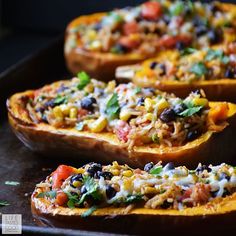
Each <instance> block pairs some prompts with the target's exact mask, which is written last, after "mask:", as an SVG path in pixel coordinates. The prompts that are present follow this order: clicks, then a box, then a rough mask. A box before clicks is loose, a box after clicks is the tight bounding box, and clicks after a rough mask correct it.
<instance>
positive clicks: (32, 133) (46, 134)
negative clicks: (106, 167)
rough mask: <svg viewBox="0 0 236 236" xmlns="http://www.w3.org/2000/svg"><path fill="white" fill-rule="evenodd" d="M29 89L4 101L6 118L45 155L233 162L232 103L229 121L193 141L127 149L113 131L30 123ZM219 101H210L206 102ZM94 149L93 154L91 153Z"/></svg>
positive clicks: (235, 124)
mask: <svg viewBox="0 0 236 236" xmlns="http://www.w3.org/2000/svg"><path fill="white" fill-rule="evenodd" d="M32 94H33V91H26V92H23V93H17V94H15V95H13V96H12V97H11V98H10V99H9V100H8V101H7V107H8V115H9V122H10V124H11V126H12V129H13V131H14V132H15V134H16V135H17V137H18V138H19V139H20V140H21V141H22V142H23V143H24V144H25V145H26V146H27V147H28V148H30V149H31V150H33V151H36V152H40V153H44V154H46V155H47V156H50V157H51V156H55V157H59V156H62V157H66V158H73V159H74V158H76V159H77V160H86V161H91V160H93V161H97V162H103V163H109V162H111V161H114V160H116V161H118V162H120V163H126V164H129V165H131V166H133V167H143V166H144V165H145V164H146V163H148V162H151V161H152V162H154V163H157V162H158V161H160V160H162V161H163V162H164V163H167V162H170V161H171V162H174V163H176V164H178V165H186V166H188V167H195V166H196V165H197V164H198V163H199V162H202V163H211V164H218V163H221V162H227V163H234V164H235V163H236V159H235V157H236V149H235V134H236V105H235V104H232V103H227V104H228V106H229V111H228V114H227V116H228V119H227V122H228V123H229V125H228V126H227V127H225V128H224V130H223V131H221V132H219V133H215V132H213V131H207V132H206V133H204V134H203V135H201V136H200V137H199V138H197V139H195V140H194V141H191V142H188V143H187V144H185V145H184V146H179V147H163V148H160V147H158V146H157V147H153V146H152V147H151V146H149V145H145V146H136V147H134V149H133V150H127V147H124V146H122V145H121V143H120V142H119V140H118V138H117V136H116V135H115V134H113V133H109V132H102V133H91V132H88V131H78V130H75V129H73V128H70V129H65V128H64V129H63V128H55V127H53V126H50V125H49V124H45V123H38V124H36V123H34V122H33V121H32V120H31V119H30V117H29V115H28V113H27V111H26V109H25V103H26V99H25V98H26V97H30V96H32ZM219 104H222V103H218V102H210V106H213V107H214V106H216V105H219ZM95 153H96V154H95Z"/></svg>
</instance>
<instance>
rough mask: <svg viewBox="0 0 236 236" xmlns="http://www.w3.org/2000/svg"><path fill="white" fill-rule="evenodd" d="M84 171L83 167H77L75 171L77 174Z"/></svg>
mask: <svg viewBox="0 0 236 236" xmlns="http://www.w3.org/2000/svg"><path fill="white" fill-rule="evenodd" d="M84 172H85V170H84V169H83V168H79V169H77V171H76V173H77V174H83V173H84Z"/></svg>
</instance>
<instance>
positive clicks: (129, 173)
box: [122, 170, 133, 177]
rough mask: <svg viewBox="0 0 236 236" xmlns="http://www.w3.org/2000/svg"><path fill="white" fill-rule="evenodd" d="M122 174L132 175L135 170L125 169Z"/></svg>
mask: <svg viewBox="0 0 236 236" xmlns="http://www.w3.org/2000/svg"><path fill="white" fill-rule="evenodd" d="M122 174H123V176H125V177H131V176H132V175H133V172H132V171H131V170H125V171H123V173H122Z"/></svg>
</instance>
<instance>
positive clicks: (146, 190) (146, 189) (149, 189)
mask: <svg viewBox="0 0 236 236" xmlns="http://www.w3.org/2000/svg"><path fill="white" fill-rule="evenodd" d="M156 192H157V190H156V189H155V188H153V187H149V186H147V187H144V188H143V194H155V193H156Z"/></svg>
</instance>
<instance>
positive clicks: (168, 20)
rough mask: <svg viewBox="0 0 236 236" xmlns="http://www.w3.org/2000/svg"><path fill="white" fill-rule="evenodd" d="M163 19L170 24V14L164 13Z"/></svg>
mask: <svg viewBox="0 0 236 236" xmlns="http://www.w3.org/2000/svg"><path fill="white" fill-rule="evenodd" d="M162 20H163V21H164V22H165V23H166V24H167V25H168V24H169V23H170V16H168V15H164V16H163V17H162Z"/></svg>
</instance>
